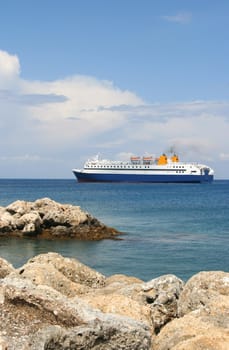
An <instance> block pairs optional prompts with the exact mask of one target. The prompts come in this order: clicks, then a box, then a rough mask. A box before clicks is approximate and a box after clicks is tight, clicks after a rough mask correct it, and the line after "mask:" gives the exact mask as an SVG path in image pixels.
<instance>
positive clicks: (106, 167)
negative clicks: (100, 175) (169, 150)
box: [89, 165, 184, 169]
mask: <svg viewBox="0 0 229 350" xmlns="http://www.w3.org/2000/svg"><path fill="white" fill-rule="evenodd" d="M89 168H97V169H98V166H96V165H89ZM99 168H104V169H111V168H115V169H117V168H120V169H126V168H131V169H142V168H143V167H142V166H129V165H128V166H121V165H120V166H119V165H117V166H113V165H110V166H106V165H101V166H100V167H99ZM149 168H150V167H149V166H145V169H149ZM172 168H173V169H176V168H184V166H179V167H178V166H173V167H172Z"/></svg>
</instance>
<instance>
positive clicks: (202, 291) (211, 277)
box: [178, 271, 229, 317]
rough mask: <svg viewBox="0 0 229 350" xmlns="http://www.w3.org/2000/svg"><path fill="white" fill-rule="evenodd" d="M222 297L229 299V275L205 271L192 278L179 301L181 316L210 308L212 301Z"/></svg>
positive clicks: (221, 272)
mask: <svg viewBox="0 0 229 350" xmlns="http://www.w3.org/2000/svg"><path fill="white" fill-rule="evenodd" d="M222 296H227V297H228V298H229V273H227V272H223V271H208V272H207V271H203V272H199V273H198V274H196V275H194V276H193V277H191V278H190V279H189V280H188V281H187V283H186V284H185V287H184V289H183V291H182V293H181V295H180V298H179V301H178V310H179V316H180V317H181V316H183V315H185V314H187V313H189V312H191V311H193V310H197V309H199V308H205V307H208V304H209V302H212V300H217V301H219V300H220V298H221V297H222Z"/></svg>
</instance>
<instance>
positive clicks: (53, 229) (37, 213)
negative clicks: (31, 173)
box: [0, 198, 121, 240]
mask: <svg viewBox="0 0 229 350" xmlns="http://www.w3.org/2000/svg"><path fill="white" fill-rule="evenodd" d="M120 234H121V233H120V232H118V231H117V230H115V229H114V228H112V227H108V226H106V225H104V224H103V223H101V222H100V221H99V220H97V219H96V218H95V217H93V216H91V215H90V214H89V213H87V212H85V211H83V210H82V209H81V208H80V207H79V206H73V205H70V204H60V203H57V202H55V201H53V200H51V199H49V198H42V199H38V200H36V201H35V202H26V201H20V200H18V201H16V202H13V203H12V204H10V205H8V206H7V207H0V236H17V237H25V236H30V237H31V236H32V237H37V238H48V239H68V238H71V239H73V238H75V239H81V240H100V239H104V238H113V239H114V238H116V237H117V236H118V235H120Z"/></svg>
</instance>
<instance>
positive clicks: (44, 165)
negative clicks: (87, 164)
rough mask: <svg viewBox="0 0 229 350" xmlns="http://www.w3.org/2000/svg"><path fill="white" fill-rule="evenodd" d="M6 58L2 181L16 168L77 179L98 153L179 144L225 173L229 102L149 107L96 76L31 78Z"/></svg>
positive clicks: (1, 99)
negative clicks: (73, 173) (80, 169)
mask: <svg viewBox="0 0 229 350" xmlns="http://www.w3.org/2000/svg"><path fill="white" fill-rule="evenodd" d="M0 57H2V58H4V59H2V60H1V59H0V78H2V79H3V78H4V79H5V85H4V84H3V85H1V86H0V110H1V118H0V159H1V162H2V163H3V169H4V172H5V174H4V173H3V174H2V176H6V177H7V176H9V175H10V173H11V172H12V171H13V173H14V174H15V176H23V177H30V176H40V177H47V176H48V177H52V176H55V177H70V176H71V169H72V168H73V167H76V166H80V165H82V164H81V163H82V162H83V160H84V159H87V158H88V157H90V156H93V155H95V154H97V153H98V152H100V153H101V154H102V155H104V157H106V158H108V157H111V158H114V159H118V158H119V157H122V159H123V158H125V157H129V155H130V154H139V155H142V154H146V153H147V152H148V153H152V154H154V155H158V154H159V153H161V152H163V151H166V150H168V149H169V148H170V147H172V146H173V147H175V149H176V150H177V152H179V154H180V155H181V157H182V158H184V160H193V161H206V160H208V161H210V162H212V163H213V165H215V166H216V167H219V168H220V167H221V166H222V165H220V164H221V163H220V162H221V161H223V160H225V159H226V155H227V154H228V150H229V140H228V134H229V120H228V115H229V113H228V112H229V101H187V102H182V103H169V104H166V103H152V104H146V103H145V102H144V101H143V100H142V99H141V98H140V97H139V96H137V95H136V94H134V93H132V92H131V91H124V90H121V89H120V88H118V87H116V86H115V85H114V84H113V83H112V82H109V81H101V80H98V79H96V78H94V77H88V76H73V77H67V78H65V79H62V80H56V81H51V82H50V81H49V82H48V81H30V80H25V79H22V78H21V76H20V64H19V60H18V58H17V57H16V56H11V55H10V54H7V53H5V52H1V51H0ZM7 62H8V63H9V65H8V64H7ZM10 65H11V68H8V66H10ZM7 77H8V78H9V79H8V78H7ZM7 79H8V80H7ZM0 80H1V79H0ZM9 81H10V84H8V83H9ZM216 130H217V131H216ZM14 162H15V165H16V170H15V169H13V163H14ZM217 162H218V163H217ZM19 163H21V164H23V166H21V167H19V166H18V164H19ZM10 164H11V165H12V167H10ZM38 164H39V166H38ZM224 164H225V162H224ZM220 169H221V168H220ZM15 171H16V173H15ZM220 171H221V170H220ZM222 172H228V176H229V168H228V169H226V168H225V166H224V167H223V166H222Z"/></svg>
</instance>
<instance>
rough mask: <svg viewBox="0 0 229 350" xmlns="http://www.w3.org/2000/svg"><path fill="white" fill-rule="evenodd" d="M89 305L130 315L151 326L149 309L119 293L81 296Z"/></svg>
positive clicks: (104, 310)
mask: <svg viewBox="0 0 229 350" xmlns="http://www.w3.org/2000/svg"><path fill="white" fill-rule="evenodd" d="M83 298H84V300H85V301H86V302H88V304H89V305H91V306H92V307H94V308H97V309H99V310H101V311H102V312H105V313H113V314H118V315H122V316H127V317H130V318H132V319H134V320H137V321H141V322H144V323H146V324H147V325H148V326H149V327H152V322H151V317H150V309H149V308H148V307H147V306H145V305H141V304H140V303H139V302H137V301H135V300H133V299H131V298H129V297H127V296H125V295H120V294H108V295H95V296H93V295H92V294H90V295H87V296H86V297H83Z"/></svg>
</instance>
